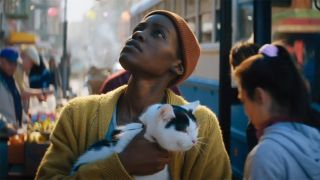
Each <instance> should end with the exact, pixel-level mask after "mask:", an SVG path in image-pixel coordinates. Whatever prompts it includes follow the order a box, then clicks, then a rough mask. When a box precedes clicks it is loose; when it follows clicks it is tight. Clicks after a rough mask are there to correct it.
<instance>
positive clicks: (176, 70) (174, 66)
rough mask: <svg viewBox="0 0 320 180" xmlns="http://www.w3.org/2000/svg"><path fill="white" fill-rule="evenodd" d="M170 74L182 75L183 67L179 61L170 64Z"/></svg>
mask: <svg viewBox="0 0 320 180" xmlns="http://www.w3.org/2000/svg"><path fill="white" fill-rule="evenodd" d="M170 70H171V72H173V73H175V74H177V75H179V76H180V75H182V74H183V73H184V67H183V65H182V63H181V60H178V61H175V62H174V63H173V64H172V67H171V69H170Z"/></svg>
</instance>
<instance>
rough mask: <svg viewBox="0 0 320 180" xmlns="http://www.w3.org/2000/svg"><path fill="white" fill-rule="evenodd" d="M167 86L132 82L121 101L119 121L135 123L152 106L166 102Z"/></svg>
mask: <svg viewBox="0 0 320 180" xmlns="http://www.w3.org/2000/svg"><path fill="white" fill-rule="evenodd" d="M165 90H166V86H161V83H150V82H141V81H133V80H132V81H130V82H129V84H128V87H127V89H126V91H125V92H124V94H123V95H122V96H121V97H120V99H119V104H118V108H119V111H118V112H119V113H118V114H119V115H120V116H118V117H119V120H120V121H124V120H125V121H129V122H130V121H133V120H134V119H136V118H137V117H138V116H139V115H140V114H141V113H142V112H143V110H145V108H146V107H148V106H149V105H151V104H155V103H161V102H165V101H166V91H165Z"/></svg>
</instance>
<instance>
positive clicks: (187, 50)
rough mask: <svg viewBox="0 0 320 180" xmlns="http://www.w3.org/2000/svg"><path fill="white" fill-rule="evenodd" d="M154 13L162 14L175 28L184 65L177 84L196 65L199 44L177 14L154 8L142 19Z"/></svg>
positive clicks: (189, 73) (187, 75) (188, 74)
mask: <svg viewBox="0 0 320 180" xmlns="http://www.w3.org/2000/svg"><path fill="white" fill-rule="evenodd" d="M154 14H162V15H164V16H166V17H168V18H169V19H170V20H171V21H172V22H173V24H174V26H175V28H176V31H177V34H178V39H179V45H180V49H181V53H182V61H183V62H182V63H183V67H184V73H183V74H182V75H181V76H179V77H178V79H177V80H176V82H175V83H174V84H179V83H181V82H183V81H184V80H185V79H187V78H188V77H189V76H190V75H191V74H192V72H193V70H194V69H195V67H196V65H197V62H198V59H199V56H200V46H199V43H198V40H197V38H196V37H195V36H194V34H193V32H192V30H191V29H190V28H189V26H188V24H187V22H186V21H185V20H184V19H183V18H182V17H180V16H179V15H177V14H175V13H173V12H169V11H165V10H156V11H152V12H150V13H149V14H147V15H146V16H145V17H144V19H146V18H147V17H149V16H151V15H154Z"/></svg>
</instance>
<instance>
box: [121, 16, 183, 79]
mask: <svg viewBox="0 0 320 180" xmlns="http://www.w3.org/2000/svg"><path fill="white" fill-rule="evenodd" d="M177 49H178V37H177V32H176V30H175V27H174V25H173V23H172V22H171V20H170V19H169V18H168V17H166V16H164V15H159V14H155V15H151V16H149V17H148V18H147V19H145V20H143V21H142V22H140V23H139V24H138V25H137V27H136V28H135V29H134V30H133V34H132V37H131V38H130V39H129V40H128V41H127V42H126V44H125V46H124V47H123V49H122V51H121V53H120V58H119V61H120V63H121V65H122V66H123V67H124V68H125V69H126V70H129V71H130V72H132V74H134V75H135V74H140V75H142V76H143V75H145V76H146V77H160V76H163V75H164V74H166V73H168V72H169V71H170V68H171V67H172V65H173V63H174V62H175V63H177V61H179V62H180V63H181V60H180V59H179V58H178V56H177V52H178V51H177Z"/></svg>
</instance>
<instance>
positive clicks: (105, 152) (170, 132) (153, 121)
mask: <svg viewBox="0 0 320 180" xmlns="http://www.w3.org/2000/svg"><path fill="white" fill-rule="evenodd" d="M198 105H199V101H195V102H193V103H189V104H186V105H184V106H181V107H182V108H184V109H186V110H191V111H192V113H193V114H194V112H195V111H196V108H197V106H198ZM174 117H175V114H174V112H173V108H172V106H171V105H170V104H154V105H151V106H150V107H148V108H147V110H146V111H145V112H144V113H143V114H142V115H141V116H140V117H139V119H140V121H141V122H142V123H143V124H144V125H145V126H146V132H145V134H144V137H145V138H146V139H147V140H149V141H151V142H154V141H156V142H157V143H158V144H159V145H160V146H161V147H162V148H164V149H166V150H168V151H187V150H189V149H190V148H191V147H192V146H194V145H195V144H196V143H197V136H198V127H197V124H196V123H195V122H193V121H192V120H191V119H190V118H188V119H189V126H188V128H187V129H186V132H180V131H177V130H175V128H174V126H171V127H169V128H165V126H166V124H167V122H168V121H169V120H170V119H172V118H174ZM142 128H143V127H142V124H140V123H130V124H127V125H126V126H124V127H122V129H123V130H124V132H123V133H121V134H119V141H118V143H117V144H116V145H115V146H113V147H103V148H102V149H100V150H99V151H94V150H91V151H87V152H85V153H84V154H83V155H81V156H80V158H79V159H78V161H77V162H76V163H75V164H74V166H73V167H77V166H78V165H80V164H84V163H89V162H94V161H96V160H99V159H103V158H106V157H109V156H110V155H112V154H113V153H120V152H122V151H123V150H124V149H125V147H126V146H127V145H128V144H129V143H130V142H131V140H132V139H133V138H134V137H135V136H136V135H137V134H138V133H139V132H141V130H142ZM73 173H74V171H72V172H71V174H73ZM169 177H170V176H169V171H168V166H167V165H166V166H165V168H164V169H163V170H161V171H159V172H157V173H155V174H153V175H148V176H135V179H139V180H151V179H152V180H158V179H159V180H160V179H161V180H163V179H170V178H169Z"/></svg>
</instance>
